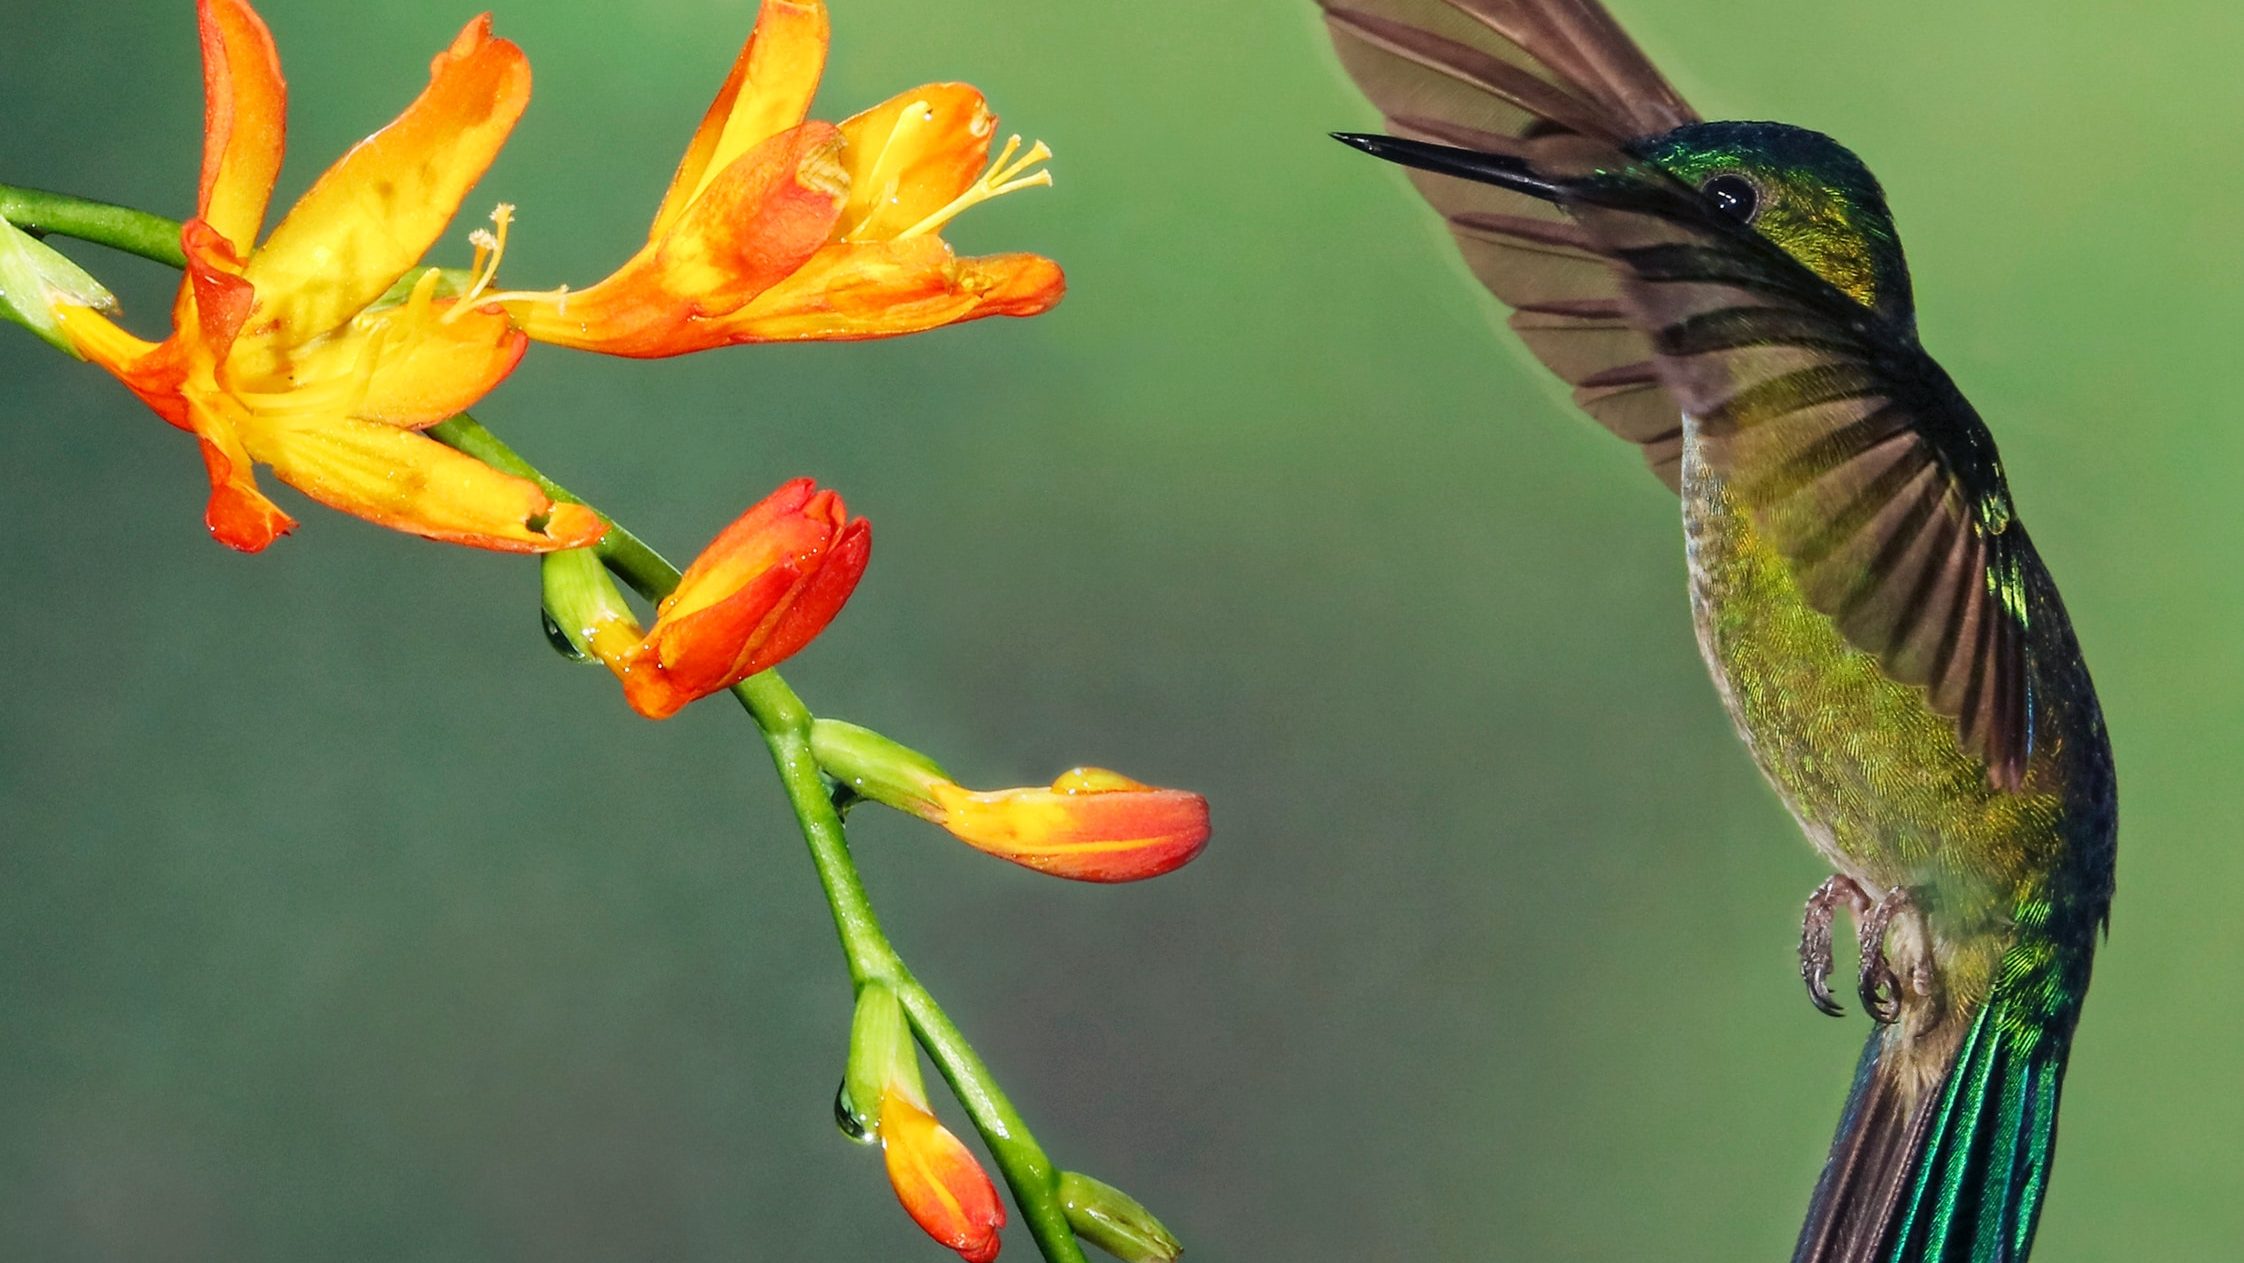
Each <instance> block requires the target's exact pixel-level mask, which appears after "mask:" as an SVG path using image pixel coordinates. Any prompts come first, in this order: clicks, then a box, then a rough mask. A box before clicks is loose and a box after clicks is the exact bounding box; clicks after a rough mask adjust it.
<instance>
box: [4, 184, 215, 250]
mask: <svg viewBox="0 0 2244 1263" xmlns="http://www.w3.org/2000/svg"><path fill="white" fill-rule="evenodd" d="M0 219H5V220H7V221H8V222H9V223H11V224H14V225H15V226H16V227H18V228H21V229H24V230H26V231H28V232H34V233H59V234H60V235H62V236H65V237H76V238H78V239H79V240H81V241H92V242H96V243H98V244H101V245H105V246H108V247H110V248H112V249H116V250H122V251H124V252H125V253H127V254H137V255H139V256H140V257H141V258H143V259H154V260H155V261H156V262H158V263H167V264H170V265H171V266H172V267H175V268H178V267H185V266H187V256H186V255H185V254H183V253H181V252H180V249H179V221H178V220H176V219H166V218H164V217H163V216H161V215H151V214H149V213H148V212H147V211H142V210H134V209H133V208H131V207H130V206H115V205H112V204H110V203H108V202H94V201H88V200H87V199H85V198H82V197H72V196H70V195H69V194H67V193H49V192H46V191H44V190H41V189H26V188H19V187H17V186H15V185H13V184H0Z"/></svg>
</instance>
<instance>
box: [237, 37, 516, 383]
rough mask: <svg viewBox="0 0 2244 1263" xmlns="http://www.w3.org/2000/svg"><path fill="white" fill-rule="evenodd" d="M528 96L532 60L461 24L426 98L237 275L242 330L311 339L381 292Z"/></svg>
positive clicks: (321, 183)
mask: <svg viewBox="0 0 2244 1263" xmlns="http://www.w3.org/2000/svg"><path fill="white" fill-rule="evenodd" d="M529 99H530V63H529V61H528V60H527V59H525V58H524V57H523V56H522V50H521V49H519V48H516V47H515V46H514V45H513V44H511V43H508V42H507V41H506V40H503V39H495V38H493V37H492V35H491V19H490V15H489V14H485V15H484V16H482V17H479V18H477V19H475V20H474V21H473V22H470V23H468V25H467V28H466V29H465V30H463V31H461V32H460V35H459V38H458V39H456V40H454V41H453V43H452V47H451V48H449V49H447V50H446V51H445V52H443V53H440V54H438V55H437V57H436V60H435V61H434V62H432V63H431V65H430V81H429V86H428V89H427V90H426V91H424V92H423V93H421V95H420V97H419V98H418V99H417V100H415V101H414V102H413V104H411V105H409V106H407V107H406V109H405V112H404V113H403V114H400V115H398V117H397V121H395V122H393V123H391V124H390V125H389V126H387V127H385V128H383V129H382V130H381V131H379V132H376V133H375V134H374V135H372V136H370V137H368V138H367V139H365V140H364V141H361V142H360V143H359V144H358V145H357V146H356V147H355V148H353V149H352V150H351V151H350V152H349V153H347V154H345V155H343V158H342V160H341V161H339V162H337V163H336V164H335V165H334V166H333V167H330V168H328V170H327V172H326V174H324V175H322V176H320V178H319V180H318V181H317V182H316V183H314V184H313V185H312V188H311V191H310V192H308V193H306V194H305V195H304V198H303V200H302V201H300V202H298V203H297V204H296V206H295V209H293V210H291V211H289V213H288V218H286V219H285V220H283V221H281V225H280V227H278V228H276V229H274V230H273V235H272V238H271V239H270V240H269V241H267V242H266V243H265V247H264V249H262V250H259V251H258V252H257V254H256V255H255V256H254V257H252V258H251V259H250V261H249V267H248V269H247V271H246V272H245V273H244V274H245V275H246V276H247V277H248V278H249V280H250V282H251V283H252V284H254V285H255V286H256V287H257V299H258V310H257V317H256V319H254V320H252V321H251V323H250V327H249V330H248V332H249V334H250V335H252V336H257V337H268V336H269V337H271V338H272V339H274V340H275V342H277V343H278V344H279V345H281V346H294V345H300V344H302V343H304V342H308V341H310V340H311V339H313V338H315V337H318V336H319V335H321V334H323V333H326V332H328V331H330V330H332V329H335V328H336V327H338V326H340V325H341V324H342V323H343V322H344V321H346V320H348V319H350V318H351V317H352V316H355V315H357V314H358V313H359V312H360V311H362V310H364V309H365V308H366V307H367V305H368V304H370V303H372V302H373V301H374V300H375V299H377V298H379V297H381V296H382V294H383V292H384V291H386V290H388V289H389V287H390V286H391V284H393V283H394V282H395V281H396V280H397V278H399V277H400V276H403V275H404V274H405V272H406V270H407V269H408V268H410V267H412V266H413V264H414V263H416V262H418V261H419V260H420V258H421V256H422V255H423V254H425V253H427V252H428V248H429V246H430V245H431V244H432V243H434V242H435V241H436V239H437V236H438V235H439V234H441V233H442V232H443V231H444V226H445V225H446V224H448V223H450V222H451V220H452V215H453V212H455V211H457V210H458V209H459V208H460V199H462V198H464V197H466V196H467V192H468V190H469V189H470V188H472V187H473V186H474V184H475V182H476V181H477V180H478V179H481V178H482V176H483V172H484V169H485V168H487V167H489V166H490V165H491V159H492V158H494V157H496V156H497V154H498V152H499V146H500V145H502V144H504V143H506V137H507V133H508V132H510V131H511V130H513V128H514V122H515V120H516V119H517V118H520V117H521V115H522V108H523V106H524V105H526V104H528V102H529Z"/></svg>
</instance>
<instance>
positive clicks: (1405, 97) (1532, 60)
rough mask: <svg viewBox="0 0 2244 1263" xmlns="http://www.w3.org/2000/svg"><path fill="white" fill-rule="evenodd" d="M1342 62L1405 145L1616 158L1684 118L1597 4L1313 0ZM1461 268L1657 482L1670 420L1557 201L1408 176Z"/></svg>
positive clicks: (1648, 358) (1586, 243) (1671, 464)
mask: <svg viewBox="0 0 2244 1263" xmlns="http://www.w3.org/2000/svg"><path fill="white" fill-rule="evenodd" d="M1319 3H1320V4H1321V5H1322V6H1323V8H1324V13H1325V22H1326V25H1327V26H1328V27H1329V28H1330V29H1331V32H1332V38H1333V44H1334V46H1335V48H1337V49H1338V51H1339V53H1340V61H1341V64H1342V65H1343V66H1345V67H1347V70H1348V73H1349V74H1350V75H1352V76H1354V78H1355V80H1356V82H1357V84H1358V85H1360V86H1361V87H1362V88H1363V91H1364V94H1365V95H1366V96H1368V97H1370V98H1371V101H1372V103H1373V104H1374V105H1376V106H1378V107H1379V110H1380V112H1381V113H1382V114H1384V115H1386V118H1387V126H1388V128H1389V130H1391V131H1392V132H1394V133H1395V134H1396V135H1398V136H1403V137H1406V138H1408V139H1413V140H1426V141H1434V142H1438V143H1441V144H1445V145H1460V146H1464V147H1466V148H1470V149H1476V150H1479V151H1481V152H1484V153H1502V154H1510V155H1513V156H1516V157H1520V158H1524V159H1527V160H1529V161H1534V160H1535V158H1536V157H1537V155H1538V154H1539V153H1540V152H1541V151H1543V150H1544V149H1545V148H1547V147H1548V146H1549V145H1551V144H1553V143H1559V142H1563V143H1566V144H1568V145H1569V146H1570V147H1574V148H1579V147H1582V146H1588V147H1591V148H1594V149H1600V150H1603V151H1605V152H1608V153H1610V154H1611V155H1612V157H1613V160H1614V161H1615V162H1616V163H1619V162H1622V161H1625V160H1626V157H1625V154H1624V153H1623V151H1622V147H1623V146H1624V145H1625V144H1627V142H1629V141H1631V140H1635V139H1638V138H1641V137H1646V136H1654V135H1658V134H1660V133H1663V132H1667V131H1671V130H1673V129H1675V128H1677V127H1680V126H1682V125H1684V124H1686V123H1692V122H1696V121H1698V115H1697V114H1696V113H1695V112H1693V111H1692V109H1691V107H1690V106H1689V105H1687V104H1685V103H1684V101H1683V98H1682V97H1681V96H1679V95H1677V93H1676V91H1675V89H1674V88H1673V87H1671V86H1669V84H1668V82H1667V80H1666V79H1664V78H1662V77H1661V76H1660V72H1659V71H1658V70H1657V69H1655V68H1654V67H1653V65H1652V63H1651V61H1650V60H1648V59H1647V58H1646V57H1645V56H1644V54H1643V52H1642V51H1640V50H1639V49H1638V48H1637V47H1636V45H1635V44H1634V43H1632V42H1631V41H1630V40H1629V38H1628V36H1627V34H1625V33H1624V32H1623V31H1622V30H1621V28H1620V26H1619V24H1617V23H1616V22H1614V21H1613V18H1612V16H1611V15H1610V14H1608V13H1606V12H1605V10H1604V8H1603V7H1602V6H1600V5H1599V4H1597V3H1596V0H1319ZM1411 179H1412V181H1413V182H1414V183H1416V184H1417V186H1418V191H1419V192H1420V193H1421V194H1423V195H1424V196H1425V198H1426V200H1427V201H1429V202H1431V203H1433V205H1434V208H1435V209H1436V210H1438V211H1440V212H1441V214H1442V215H1443V217H1444V218H1446V219H1447V221H1448V223H1449V229H1450V231H1451V232H1452V233H1454V234H1455V235H1456V237H1457V245H1458V248H1459V249H1460V250H1461V251H1462V252H1463V253H1464V256H1465V262H1466V264H1467V265H1468V266H1469V267H1471V268H1472V270H1473V274H1474V275H1475V276H1477V277H1479V278H1480V281H1481V283H1482V284H1483V285H1486V286H1487V287H1488V288H1489V290H1490V291H1491V292H1492V293H1494V294H1495V295H1496V297H1497V298H1498V299H1500V300H1502V301H1503V302H1504V303H1505V304H1506V305H1507V306H1510V307H1511V308H1513V315H1512V319H1511V324H1512V328H1513V329H1515V330H1517V331H1518V333H1519V335H1520V337H1521V339H1522V340H1523V341H1525V342H1526V343H1527V346H1528V349H1529V350H1531V351H1533V352H1534V353H1535V355H1536V357H1537V358H1538V359H1540V360H1541V361H1542V362H1543V363H1544V364H1545V365H1547V366H1548V367H1549V368H1550V369H1551V370H1552V371H1553V372H1555V373H1557V374H1558V375H1559V377H1561V378H1562V379H1564V380H1565V381H1566V382H1568V383H1569V384H1571V385H1572V386H1573V387H1574V398H1575V401H1576V402H1577V403H1578V404H1580V406H1581V407H1582V408H1583V410H1584V411H1587V412H1588V413H1589V414H1590V415H1591V416H1593V417H1595V418H1596V419H1597V420H1598V421H1599V423H1601V424H1602V425H1604V426H1605V427H1606V428H1607V429H1609V430H1611V431H1613V432H1614V433H1615V434H1618V435H1620V436H1621V437H1622V438H1625V439H1628V440H1629V441H1631V442H1633V443H1636V444H1638V445H1640V446H1641V447H1642V448H1643V449H1644V453H1645V457H1646V459H1647V460H1648V461H1649V462H1650V463H1651V465H1652V468H1653V471H1654V472H1655V473H1657V474H1658V475H1659V477H1660V478H1661V480H1662V481H1664V482H1666V483H1667V485H1668V486H1669V487H1670V488H1673V487H1675V486H1676V485H1677V483H1678V477H1677V466H1678V464H1679V462H1680V459H1681V455H1682V445H1683V431H1682V424H1681V421H1680V418H1679V417H1678V416H1677V413H1676V408H1675V404H1674V401H1673V400H1671V399H1669V398H1668V397H1667V394H1666V392H1665V391H1664V390H1662V389H1661V386H1660V381H1659V376H1658V373H1657V371H1656V369H1655V368H1654V365H1653V362H1652V348H1651V345H1650V344H1649V342H1647V341H1646V339H1645V337H1644V335H1643V334H1641V333H1639V332H1638V331H1637V329H1636V327H1635V326H1634V325H1633V324H1632V323H1631V322H1630V320H1629V318H1628V313H1627V311H1626V309H1625V307H1624V306H1623V304H1622V301H1621V295H1620V290H1619V283H1618V279H1617V277H1616V276H1615V274H1614V272H1613V270H1612V268H1611V267H1610V266H1609V265H1608V262H1607V260H1606V259H1605V258H1604V257H1603V255H1602V254H1601V253H1600V252H1599V251H1598V249H1597V247H1596V245H1595V243H1594V242H1592V241H1591V240H1590V239H1589V237H1588V236H1587V235H1586V234H1585V233H1584V232H1583V230H1582V228H1581V227H1580V226H1579V225H1577V224H1575V223H1574V222H1573V221H1572V220H1571V219H1570V218H1569V217H1568V216H1567V214H1566V213H1565V211H1563V210H1561V209H1560V208H1559V207H1556V206H1554V205H1552V204H1551V203H1549V202H1548V201H1543V200H1539V199H1537V198H1534V197H1529V196H1526V195H1524V194H1521V193H1516V192H1511V191H1509V190H1505V189H1501V188H1497V187H1494V186H1492V185H1488V184H1480V183H1475V182H1473V181H1469V180H1461V179H1456V178H1453V177H1451V176H1446V175H1436V174H1433V173H1431V172H1426V171H1412V172H1411Z"/></svg>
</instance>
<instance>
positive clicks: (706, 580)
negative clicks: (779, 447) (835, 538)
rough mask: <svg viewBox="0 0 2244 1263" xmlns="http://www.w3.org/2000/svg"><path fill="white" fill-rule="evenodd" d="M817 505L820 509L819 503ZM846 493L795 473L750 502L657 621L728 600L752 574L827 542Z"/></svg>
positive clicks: (682, 579)
mask: <svg viewBox="0 0 2244 1263" xmlns="http://www.w3.org/2000/svg"><path fill="white" fill-rule="evenodd" d="M814 505H815V512H814V511H813V506H814ZM843 512H844V510H843V508H842V503H841V497H840V496H837V495H835V494H834V493H833V492H831V491H826V492H821V491H819V490H818V484H817V483H815V482H813V481H811V480H810V479H808V478H790V479H788V480H787V481H786V482H784V483H781V484H780V485H779V488H778V490H776V491H773V492H772V493H771V494H770V495H768V496H765V497H764V498H763V499H761V500H759V501H757V502H756V503H755V504H752V505H750V506H749V507H748V509H747V511H746V512H744V513H742V514H741V515H740V516H739V517H737V518H734V519H733V520H732V522H731V524H729V525H727V526H726V527H725V529H723V530H721V531H719V532H717V537H716V538H715V539H712V540H710V541H709V543H708V545H707V546H706V547H704V548H703V549H702V550H701V552H700V553H699V554H698V555H697V556H695V557H694V559H693V561H692V563H691V564H689V565H688V566H687V567H686V569H685V573H684V574H681V575H679V576H678V586H677V587H675V588H672V589H671V591H670V595H669V596H666V597H664V598H663V599H662V604H661V606H660V608H658V609H657V610H656V611H655V616H656V618H657V620H658V621H659V620H661V619H671V620H677V619H681V618H685V617H687V616H688V615H690V614H693V613H695V612H696V611H698V610H702V609H706V608H708V607H709V606H712V605H715V604H716V603H717V602H719V601H722V600H726V599H728V598H729V597H730V596H731V595H732V594H733V593H734V592H735V591H737V590H739V589H740V588H741V586H743V585H744V584H746V583H747V582H748V581H749V580H750V579H752V578H754V577H755V576H757V575H759V574H761V573H763V572H764V571H766V570H769V569H771V568H772V567H773V566H775V565H778V564H779V563H780V562H781V561H784V560H786V559H787V558H789V557H791V556H793V555H794V554H796V553H799V552H801V551H803V550H805V549H809V548H814V547H816V546H817V545H819V544H821V543H823V542H824V541H825V539H826V537H827V535H828V534H830V533H831V532H832V530H833V529H834V528H835V527H838V526H840V525H841V518H842V514H843Z"/></svg>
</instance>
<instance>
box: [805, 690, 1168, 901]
mask: <svg viewBox="0 0 2244 1263" xmlns="http://www.w3.org/2000/svg"><path fill="white" fill-rule="evenodd" d="M810 748H811V752H812V753H813V754H815V755H816V756H817V758H818V762H819V765H820V766H821V767H823V768H825V769H826V771H827V773H828V774H829V775H831V776H833V777H834V779H836V780H838V781H840V782H841V783H842V784H844V785H847V786H849V787H850V788H851V789H852V790H854V791H856V792H857V793H858V794H861V795H863V796H864V797H866V798H870V799H872V800H873V801H875V802H879V803H885V804H887V805H888V806H890V807H894V808H896V809H897V810H899V811H908V812H910V813H912V814H913V815H915V816H918V817H920V818H921V819H923V820H930V821H933V822H934V823H936V824H939V825H941V826H943V827H944V828H945V829H948V830H950V831H951V832H952V833H953V834H956V835H957V836H958V837H959V839H960V840H962V841H964V842H966V843H968V844H969V845H972V846H975V847H978V848H980V849H982V850H984V851H988V852H989V853H990V854H992V855H995V856H998V857H999V858H1001V859H1008V860H1011V861H1013V862H1014V863H1016V864H1020V865H1023V866H1025V867H1028V868H1033V869H1036V870H1037V871H1038V872H1044V873H1050V874H1052V875H1053V876H1055V877H1071V878H1074V879H1075V880H1077V881H1099V882H1119V881H1138V880H1140V879H1142V878H1146V877H1158V876H1160V875H1161V874H1163V873H1166V872H1169V871H1170V870H1172V869H1176V868H1181V867H1183V866H1184V865H1185V864H1186V863H1187V862H1189V861H1190V860H1191V859H1192V857H1193V856H1195V855H1198V854H1199V853H1200V850H1201V848H1202V847H1204V846H1206V845H1207V843H1208V800H1207V799H1205V798H1202V797H1201V796H1200V795H1198V794H1194V793H1188V792H1187V791H1185V790H1181V789H1161V788H1158V787H1156V786H1152V785H1146V784H1142V783H1140V782H1138V781H1134V780H1131V779H1130V778H1129V777H1127V776H1124V775H1122V774H1121V773H1119V772H1109V771H1107V770H1106V769H1105V768H1097V767H1079V768H1076V769H1075V770H1074V771H1071V772H1068V773H1067V774H1065V775H1063V776H1061V777H1060V778H1059V779H1058V780H1056V781H1053V782H1052V784H1051V786H1050V787H1049V788H1044V789H1038V788H1027V789H1000V790H990V791H986V792H977V791H975V790H971V789H967V788H966V787H964V786H962V785H960V784H958V783H957V782H955V781H953V780H951V779H950V777H949V776H947V775H946V774H945V773H944V772H943V770H942V769H941V768H940V767H937V766H936V765H935V763H934V761H933V760H931V759H929V758H928V757H927V756H926V755H924V754H921V753H919V752H918V751H916V750H908V749H906V748H904V747H903V746H900V745H898V744H896V743H895V742H894V741H891V740H889V739H888V738H886V737H884V736H881V735H880V734H879V733H877V732H873V731H871V730H869V729H865V728H860V727H858V726H857V725H855V724H847V723H843V722H841V721H840V720H835V719H821V720H819V721H817V722H816V723H815V724H813V725H812V726H811V730H810Z"/></svg>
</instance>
